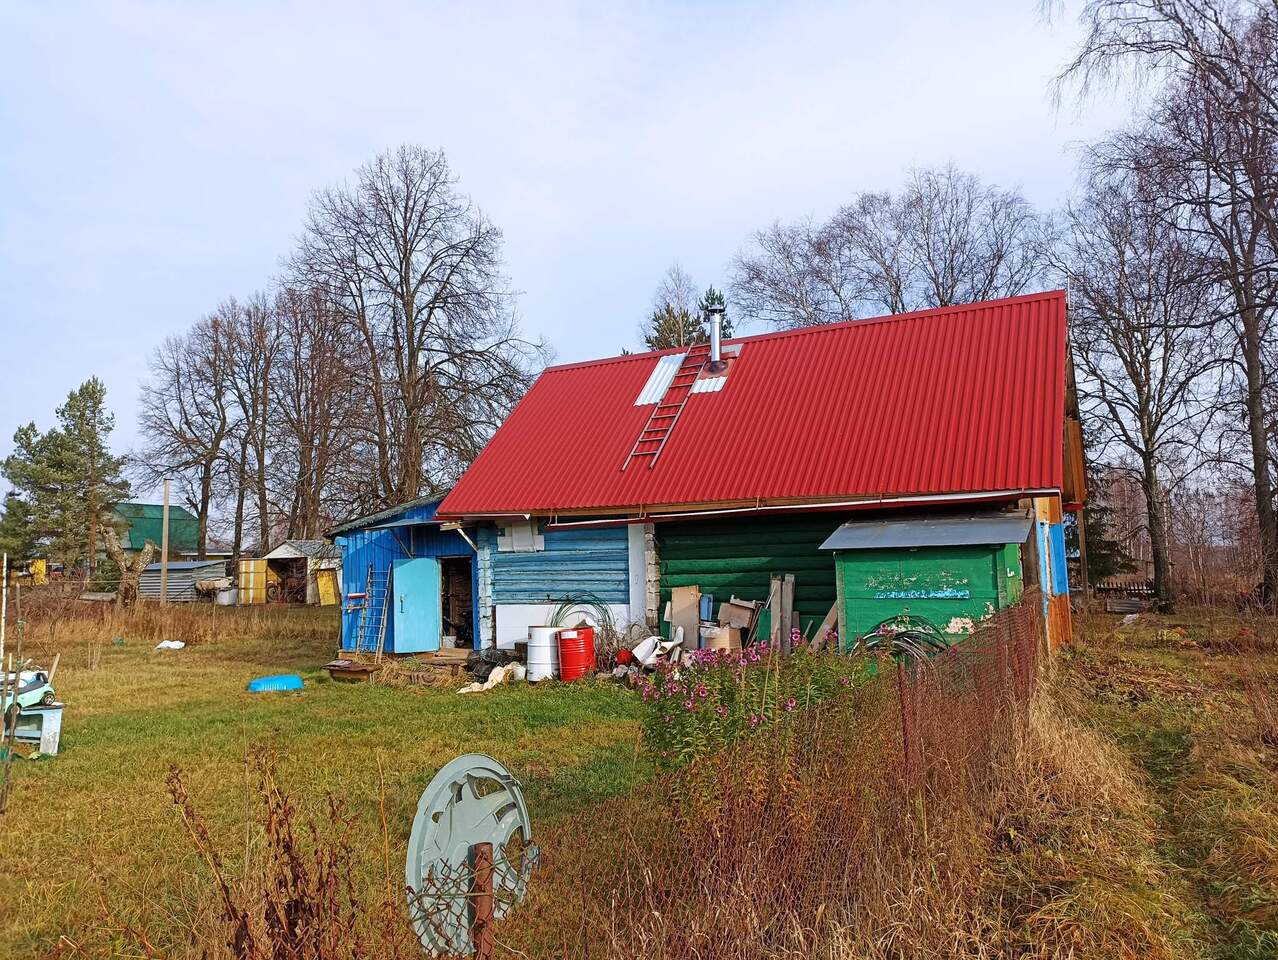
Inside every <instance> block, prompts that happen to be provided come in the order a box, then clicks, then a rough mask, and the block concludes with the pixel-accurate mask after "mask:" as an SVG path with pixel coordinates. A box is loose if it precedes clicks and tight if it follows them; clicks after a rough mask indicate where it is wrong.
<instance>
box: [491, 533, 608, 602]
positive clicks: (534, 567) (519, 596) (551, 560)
mask: <svg viewBox="0 0 1278 960" xmlns="http://www.w3.org/2000/svg"><path fill="white" fill-rule="evenodd" d="M544 536H545V546H546V548H545V549H544V550H538V551H536V552H533V553H514V552H501V551H499V550H497V549H496V546H497V536H496V531H495V530H492V529H491V528H490V529H489V530H488V531H487V535H486V536H485V537H484V539H483V541H482V542H483V543H484V544H485V545H487V547H488V550H489V560H490V563H491V574H490V575H491V578H492V581H491V594H490V596H489V597H488V598H487V602H489V603H545V602H547V601H555V600H560V599H562V598H563V597H564V596H566V595H567V594H570V593H593V594H595V595H597V596H598V597H599V599H600V600H602V601H604V602H605V603H629V602H630V564H629V547H628V538H627V534H626V528H625V527H602V528H600V529H597V530H546V531H544ZM483 593H484V589H483V586H482V585H481V587H480V595H481V596H482V595H483Z"/></svg>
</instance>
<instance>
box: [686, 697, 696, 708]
mask: <svg viewBox="0 0 1278 960" xmlns="http://www.w3.org/2000/svg"><path fill="white" fill-rule="evenodd" d="M696 707H697V705H696V704H695V703H693V702H692V700H691V699H688V700H685V701H683V709H685V710H695V709H696Z"/></svg>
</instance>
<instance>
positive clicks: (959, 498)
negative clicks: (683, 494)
mask: <svg viewBox="0 0 1278 960" xmlns="http://www.w3.org/2000/svg"><path fill="white" fill-rule="evenodd" d="M1048 495H1054V496H1059V495H1060V491H1059V490H1055V489H1049V488H1046V487H1043V488H1039V489H1033V490H990V491H985V492H981V493H942V494H933V495H929V496H917V497H876V498H868V499H866V498H862V499H860V500H840V501H834V502H821V503H787V504H780V505H777V506H757V507H724V508H721V509H717V510H690V511H685V512H674V513H650V514H647V515H645V516H642V517H609V518H606V519H601V520H565V521H559V520H555V521H552V522H550V523H547V524H546V529H548V530H567V529H573V528H588V527H617V526H626V525H629V524H632V523H660V522H661V521H663V520H690V519H701V518H705V517H724V516H733V515H737V514H743V515H750V514H760V513H799V512H808V513H811V512H814V511H818V510H857V509H864V508H871V507H908V506H922V505H926V504H933V503H941V504H943V503H981V502H987V501H991V500H1016V499H1020V498H1021V497H1042V496H1048Z"/></svg>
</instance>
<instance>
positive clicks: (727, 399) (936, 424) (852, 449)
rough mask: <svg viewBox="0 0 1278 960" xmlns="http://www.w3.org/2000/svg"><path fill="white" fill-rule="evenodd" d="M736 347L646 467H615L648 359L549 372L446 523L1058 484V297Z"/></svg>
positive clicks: (449, 508) (468, 478) (464, 485)
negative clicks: (727, 368) (718, 378)
mask: <svg viewBox="0 0 1278 960" xmlns="http://www.w3.org/2000/svg"><path fill="white" fill-rule="evenodd" d="M743 342H744V343H746V344H748V345H749V349H745V350H742V352H741V356H740V357H739V358H738V359H737V360H736V361H735V362H734V363H733V365H732V372H731V375H730V376H729V377H728V378H727V382H726V383H725V384H724V385H723V389H722V390H720V391H718V392H717V393H708V394H696V395H694V396H692V397H691V398H690V399H689V402H688V404H687V406H686V407H685V409H684V411H683V413H682V416H681V417H680V419H679V422H678V424H677V426H676V427H675V429H674V431H673V433H672V434H671V436H670V439H669V442H668V443H667V445H666V447H665V449H664V451H663V452H662V455H661V458H660V460H658V461H657V462H656V463H655V465H653V466H652V467H651V469H649V468H648V467H647V466H645V467H644V468H643V469H632V470H626V471H624V472H623V471H622V470H621V465H622V463H623V462H624V461H625V459H626V455H627V453H629V451H630V449H631V447H632V446H633V445H634V442H635V438H636V437H637V436H638V435H639V431H640V430H641V429H642V428H643V426H644V424H645V422H646V421H647V419H648V416H649V414H650V412H651V411H650V410H649V409H647V408H646V407H642V406H636V405H635V403H634V398H635V397H636V396H638V394H639V393H640V391H641V390H642V389H643V387H644V385H645V383H646V382H647V381H648V380H649V378H650V376H651V374H652V369H653V355H652V354H647V355H641V356H634V357H618V358H614V359H610V360H602V361H597V362H593V363H584V364H573V365H568V366H561V367H552V368H551V369H549V370H547V371H545V372H544V373H543V374H542V375H541V377H539V378H538V380H537V382H536V383H535V384H534V385H533V387H532V389H531V390H529V392H528V394H527V395H526V396H525V397H524V399H523V400H522V401H521V402H520V403H519V405H518V406H517V407H516V408H515V410H514V411H513V412H512V413H511V415H510V417H509V418H507V420H506V422H505V423H504V424H503V425H502V427H501V428H500V429H499V430H498V431H497V433H496V435H495V436H494V437H493V439H492V441H491V442H490V443H489V444H488V446H487V447H486V448H485V449H484V451H483V452H482V453H481V454H480V455H479V457H478V458H477V459H476V460H475V462H474V464H472V465H471V467H470V469H469V470H467V471H466V473H465V475H464V476H463V477H462V479H461V481H460V482H459V483H458V484H457V486H456V487H455V488H454V489H453V492H452V493H451V494H449V495H448V497H446V498H445V500H444V502H443V504H442V505H441V507H440V515H441V516H453V517H456V516H476V515H483V514H498V513H542V514H546V513H559V512H562V511H569V510H578V511H584V510H600V511H604V510H616V511H631V512H634V511H636V510H637V508H640V507H649V508H651V507H658V506H662V505H676V504H708V503H714V504H725V503H727V504H766V503H768V502H775V501H794V500H798V501H803V502H812V501H816V500H822V499H824V500H838V499H840V498H849V499H852V498H876V497H900V496H904V495H917V496H929V495H944V494H956V493H981V492H990V491H1014V492H1017V491H1032V490H1058V489H1059V488H1060V485H1061V473H1062V462H1061V461H1062V451H1063V440H1062V423H1063V420H1064V404H1065V294H1064V292H1063V291H1056V292H1053V293H1045V294H1035V295H1031V296H1024V297H1014V298H1011V299H1008V300H1000V301H993V302H990V303H983V304H974V305H970V306H964V307H949V308H945V309H940V310H931V311H923V312H920V313H914V314H901V315H899V316H895V317H886V318H881V319H877V320H865V321H857V322H852V323H843V324H831V325H829V326H824V327H809V328H804V329H801V330H794V331H786V332H783V333H774V334H768V335H765V336H761V337H750V338H747V339H746V340H744V341H743ZM663 359H664V358H663Z"/></svg>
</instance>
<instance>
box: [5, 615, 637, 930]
mask: <svg viewBox="0 0 1278 960" xmlns="http://www.w3.org/2000/svg"><path fill="white" fill-rule="evenodd" d="M216 615H219V616H221V617H222V622H223V623H224V625H225V632H223V633H221V635H219V636H216V637H215V638H213V639H211V640H205V641H202V642H200V643H198V644H195V645H192V646H189V647H188V648H187V649H185V650H181V651H156V650H154V649H152V648H153V647H154V639H153V636H152V637H149V638H147V639H145V640H143V639H139V638H136V637H134V636H130V623H129V621H128V620H127V619H125V620H120V621H107V622H105V623H101V624H90V623H72V624H70V625H69V626H64V627H60V628H59V631H58V634H57V635H56V637H55V638H54V640H53V641H52V642H50V643H46V644H45V647H44V649H43V651H39V650H38V651H37V652H42V653H43V654H44V655H45V656H47V655H49V654H51V653H52V651H53V650H54V649H58V650H61V652H62V655H63V659H62V664H61V666H60V667H59V669H58V675H57V677H56V679H55V687H56V689H57V691H58V695H59V697H60V698H61V699H62V700H63V701H65V702H66V704H67V714H66V719H65V721H64V726H63V737H62V749H61V753H60V754H59V756H58V757H56V758H55V759H52V760H48V761H44V762H19V763H17V764H16V765H15V769H14V775H15V787H14V791H13V793H12V795H11V797H10V803H9V811H8V812H7V814H6V815H5V816H4V818H3V820H2V821H0V878H3V879H0V956H40V955H43V954H45V953H46V952H47V951H48V950H49V949H50V948H52V947H53V946H54V944H55V943H56V942H57V940H58V938H59V936H60V935H63V934H66V935H68V936H70V937H72V938H73V939H79V938H82V937H84V936H86V935H88V934H91V933H93V932H94V931H95V930H97V929H99V928H100V926H101V924H102V922H103V918H104V917H105V916H106V915H108V914H112V915H114V916H116V917H125V918H133V919H134V920H135V922H136V923H138V924H139V925H140V926H143V927H144V928H145V929H146V930H147V931H148V932H149V933H150V935H151V936H153V937H154V938H156V940H157V942H158V943H160V944H176V943H179V942H181V940H182V939H183V927H184V925H185V924H186V923H188V922H190V917H191V916H192V909H191V908H192V899H193V898H197V897H200V896H202V895H203V894H202V893H201V892H200V891H201V890H203V887H202V886H201V880H200V878H201V877H202V876H204V874H203V873H202V870H203V868H202V867H201V865H200V864H199V862H198V858H197V857H196V855H195V852H194V850H193V848H192V846H191V843H190V841H189V840H188V838H187V836H186V834H185V832H184V830H183V827H182V824H181V821H180V819H179V817H178V816H177V813H176V811H175V810H174V808H173V805H172V804H171V803H170V801H169V799H168V797H167V796H166V793H165V788H164V777H165V774H166V772H167V771H168V769H169V767H170V765H173V764H176V765H178V766H180V767H181V768H182V770H183V771H184V772H185V773H186V774H187V777H188V781H189V789H190V791H191V793H192V795H193V796H194V798H195V801H196V804H197V806H198V807H199V809H200V810H201V812H202V813H203V814H204V816H205V817H206V819H207V821H208V823H209V827H210V831H211V833H212V834H213V837H214V839H215V841H216V842H217V843H218V845H219V846H220V848H221V849H222V850H223V851H224V852H225V853H226V855H227V858H228V861H229V863H230V864H231V866H232V868H233V869H234V868H235V867H236V865H237V863H240V864H242V863H243V861H244V858H245V856H246V855H248V856H251V854H252V850H253V849H254V840H253V830H251V829H250V828H249V827H248V826H247V825H248V824H250V823H252V821H253V819H254V814H255V812H256V810H255V807H256V804H257V800H256V799H255V796H254V793H253V790H252V780H251V776H250V774H249V771H248V768H247V766H246V763H245V758H246V755H247V754H248V752H249V751H250V750H252V749H254V748H255V747H258V746H260V745H266V746H268V747H269V748H271V749H272V750H273V751H274V753H275V754H276V756H277V757H278V771H279V778H280V780H281V782H282V784H283V786H284V787H285V789H287V790H288V791H289V792H290V793H291V794H292V796H293V797H294V799H295V800H296V801H297V802H298V804H299V806H300V807H301V808H302V809H303V810H304V811H306V812H308V813H311V814H314V815H317V816H318V815H320V811H321V810H322V809H323V805H324V800H325V795H326V794H328V793H332V794H333V795H334V796H336V797H338V798H339V799H340V800H341V801H342V802H343V803H344V804H345V805H346V808H347V810H348V812H350V813H352V814H354V815H355V816H356V818H357V819H356V824H355V827H354V835H355V837H356V839H357V842H360V843H363V844H366V845H367V850H368V856H367V858H366V860H367V867H368V877H367V878H365V879H367V882H370V883H375V882H380V877H381V873H380V871H381V850H382V842H381V834H380V826H379V803H378V799H379V798H378V782H379V773H378V766H379V761H380V764H381V767H382V771H383V776H384V783H385V787H384V790H385V810H386V816H387V820H388V823H389V830H390V834H391V838H392V842H393V843H394V844H395V847H396V848H395V849H394V851H393V861H394V863H395V864H396V865H400V864H402V857H403V851H404V848H405V845H406V843H407V839H408V832H409V827H410V824H411V819H412V816H413V813H414V810H415V808H416V804H417V799H418V797H419V795H420V794H421V792H422V790H423V789H424V788H425V786H426V784H427V783H428V782H429V780H430V778H431V777H432V776H433V774H434V772H435V771H436V770H437V769H438V768H439V767H440V766H441V765H443V764H444V763H445V762H446V761H448V760H449V759H451V758H452V757H454V756H456V755H458V754H461V753H466V752H481V753H488V754H491V755H492V756H494V757H496V758H497V759H499V760H500V761H501V762H503V763H505V764H506V765H507V766H508V767H509V768H510V769H511V770H512V771H513V772H514V773H515V774H516V776H518V777H519V778H520V779H521V780H522V781H523V783H524V786H525V790H526V794H527V798H528V802H529V806H530V808H531V811H532V816H533V822H534V830H536V825H537V823H538V822H542V823H545V822H547V821H549V820H551V819H553V818H555V817H558V816H562V815H564V814H566V813H570V812H573V811H577V810H580V809H581V808H583V807H584V806H587V805H589V804H591V803H594V802H596V801H598V800H600V799H602V798H604V797H608V796H612V795H615V794H618V793H622V792H625V791H626V790H628V789H629V788H630V787H631V786H632V785H633V784H635V783H636V782H638V781H639V780H641V779H643V778H645V777H646V776H648V774H649V767H648V765H647V763H646V761H645V759H644V757H643V756H642V754H640V752H639V751H638V750H637V749H636V746H637V742H638V738H639V734H640V729H639V720H638V717H639V705H638V702H637V698H636V697H635V696H634V695H632V694H630V693H629V692H627V691H625V690H623V689H622V688H620V687H618V686H615V685H611V684H596V683H593V682H591V683H581V684H576V685H573V686H566V685H559V684H553V685H543V686H541V687H538V688H532V687H529V686H527V685H520V686H516V687H509V688H502V687H499V688H497V689H495V690H493V691H490V692H488V693H481V694H477V695H473V696H472V695H468V696H459V695H457V694H455V693H453V692H451V691H448V690H440V689H433V688H423V687H387V686H380V685H370V684H343V683H336V682H333V681H331V680H329V679H328V676H327V674H326V673H324V672H323V671H321V670H320V669H319V666H320V665H321V664H323V663H324V662H326V661H327V660H329V659H330V658H331V656H332V654H333V650H334V647H335V645H336V615H335V614H334V613H329V612H327V611H318V610H291V611H279V612H277V613H274V614H267V615H263V614H260V613H258V614H255V616H254V618H253V619H252V620H251V621H248V620H246V619H245V618H243V617H236V616H230V615H227V614H225V613H219V614H216ZM138 632H139V633H142V634H145V633H146V631H143V630H141V629H139V630H138ZM120 635H123V637H124V641H125V642H124V644H123V645H122V646H115V645H113V644H111V643H110V637H114V636H120ZM103 636H105V637H107V640H108V643H107V646H106V647H105V649H104V652H103V653H102V657H101V661H100V663H99V664H98V665H97V667H96V669H89V668H88V666H87V661H88V656H89V655H88V643H89V639H90V638H91V637H97V638H98V639H102V637H103ZM41 659H44V656H42V657H41ZM50 659H51V658H50ZM284 671H290V672H297V673H300V674H301V675H302V677H303V678H304V679H305V681H306V687H305V689H304V690H303V691H299V692H296V693H274V694H250V693H248V692H246V690H245V684H246V683H247V682H248V681H249V680H250V679H251V678H252V677H254V676H258V675H261V674H263V673H268V672H284ZM397 869H402V866H397Z"/></svg>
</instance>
